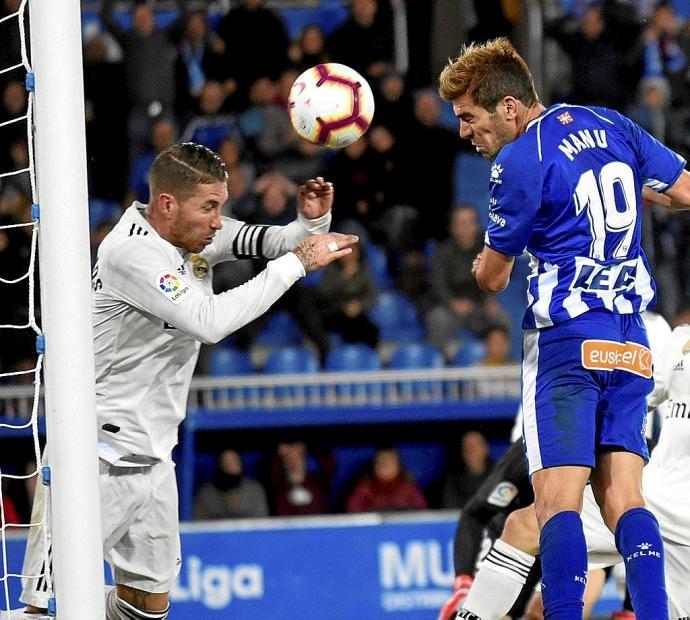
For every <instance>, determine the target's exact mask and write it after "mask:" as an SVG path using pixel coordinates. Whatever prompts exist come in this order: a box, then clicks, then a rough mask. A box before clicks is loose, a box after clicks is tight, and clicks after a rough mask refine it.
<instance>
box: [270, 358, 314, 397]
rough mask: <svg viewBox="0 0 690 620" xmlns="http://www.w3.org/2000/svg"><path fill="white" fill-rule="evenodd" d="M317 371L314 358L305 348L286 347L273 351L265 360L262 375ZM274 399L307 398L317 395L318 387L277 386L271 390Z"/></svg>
mask: <svg viewBox="0 0 690 620" xmlns="http://www.w3.org/2000/svg"><path fill="white" fill-rule="evenodd" d="M318 370H319V362H318V360H317V359H316V356H315V355H314V354H313V353H312V352H311V351H310V350H309V349H306V348H305V347H301V346H300V347H296V346H287V347H278V348H276V349H273V350H272V351H271V352H270V353H269V354H268V358H267V359H266V364H265V365H264V373H266V374H273V375H304V374H309V373H315V372H318ZM271 393H272V394H273V395H274V396H275V397H276V398H297V397H300V398H309V397H311V396H312V395H315V394H316V393H318V387H317V386H313V387H306V388H305V386H303V385H294V386H293V385H290V386H279V387H275V388H273V389H272V391H271Z"/></svg>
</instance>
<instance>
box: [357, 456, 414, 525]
mask: <svg viewBox="0 0 690 620" xmlns="http://www.w3.org/2000/svg"><path fill="white" fill-rule="evenodd" d="M426 507H427V501H426V499H425V497H424V493H423V492H422V489H421V488H420V487H419V485H418V484H417V483H416V482H415V480H414V479H413V478H412V476H411V475H410V474H409V472H408V471H407V470H406V469H405V468H404V467H403V464H402V462H401V461H400V454H399V453H398V451H397V450H395V449H394V448H381V449H380V450H377V451H376V455H375V456H374V460H373V462H372V464H371V471H370V473H368V474H366V475H365V476H364V477H363V478H362V479H361V480H360V482H359V483H358V484H357V486H355V488H354V491H352V494H351V495H350V497H349V498H348V499H347V504H346V508H347V512H372V511H398V510H423V509H424V508H426Z"/></svg>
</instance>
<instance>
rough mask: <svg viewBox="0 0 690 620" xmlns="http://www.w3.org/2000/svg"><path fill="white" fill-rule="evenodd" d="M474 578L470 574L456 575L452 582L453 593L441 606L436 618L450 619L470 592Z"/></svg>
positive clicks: (440, 619) (439, 619)
mask: <svg viewBox="0 0 690 620" xmlns="http://www.w3.org/2000/svg"><path fill="white" fill-rule="evenodd" d="M473 582H474V578H473V577H472V576H471V575H458V576H457V577H456V578H455V581H454V582H453V595H452V596H451V597H450V598H449V599H448V600H447V601H446V604H445V605H444V606H443V607H441V611H440V612H439V613H438V620H452V619H453V618H455V612H456V611H457V610H458V608H460V607H462V604H463V602H464V601H465V599H466V598H467V595H468V594H469V592H470V588H471V587H472V583H473Z"/></svg>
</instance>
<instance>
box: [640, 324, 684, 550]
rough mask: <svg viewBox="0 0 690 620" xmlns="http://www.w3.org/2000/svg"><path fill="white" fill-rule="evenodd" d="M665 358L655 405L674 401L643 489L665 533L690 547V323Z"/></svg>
mask: <svg viewBox="0 0 690 620" xmlns="http://www.w3.org/2000/svg"><path fill="white" fill-rule="evenodd" d="M659 362H660V366H661V368H660V373H661V377H660V380H659V381H658V383H657V387H656V388H655V389H654V392H653V394H652V397H653V399H654V400H653V401H651V402H650V404H652V405H656V404H658V403H659V402H662V401H664V400H666V399H668V401H667V403H666V409H665V418H664V424H663V427H662V429H661V434H660V436H659V443H658V444H657V446H656V448H655V449H654V451H653V452H652V456H651V458H650V460H649V464H648V465H647V467H645V468H644V473H643V489H644V493H645V498H646V499H647V502H648V504H649V507H650V509H651V510H652V512H653V513H654V514H655V515H656V517H657V519H658V520H659V525H660V526H661V530H662V532H663V534H664V537H665V538H668V539H670V540H673V541H675V542H677V543H680V544H683V545H690V477H689V476H688V471H690V469H689V468H690V325H681V326H680V327H676V328H675V329H674V330H673V333H672V334H671V338H670V340H669V341H668V343H667V346H666V350H665V352H664V355H663V357H662V358H661V360H659ZM656 363H657V362H656V361H655V364H656Z"/></svg>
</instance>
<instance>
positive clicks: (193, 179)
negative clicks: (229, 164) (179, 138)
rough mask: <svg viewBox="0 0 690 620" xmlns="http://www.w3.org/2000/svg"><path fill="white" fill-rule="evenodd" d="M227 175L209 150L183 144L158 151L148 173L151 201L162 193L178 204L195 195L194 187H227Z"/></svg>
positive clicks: (222, 165) (218, 158)
mask: <svg viewBox="0 0 690 620" xmlns="http://www.w3.org/2000/svg"><path fill="white" fill-rule="evenodd" d="M227 180H228V173H227V170H226V168H225V164H224V163H223V160H222V159H221V158H220V157H219V156H218V155H217V154H216V153H214V152H213V151H212V150H211V149H208V148H206V147H205V146H202V145H201V144H195V143H194V142H184V143H183V144H173V145H172V146H169V147H168V148H166V149H164V150H163V151H161V152H160V153H159V154H158V156H157V157H156V159H155V160H154V162H153V165H152V166H151V171H150V172H149V192H150V194H151V200H154V199H155V197H156V196H158V195H159V194H161V193H162V192H167V193H169V194H172V195H173V196H175V198H176V199H177V200H179V201H181V202H183V201H185V200H187V199H188V198H190V197H191V196H192V195H194V193H195V192H196V189H197V185H207V184H210V183H217V182H219V181H220V182H221V183H227Z"/></svg>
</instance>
